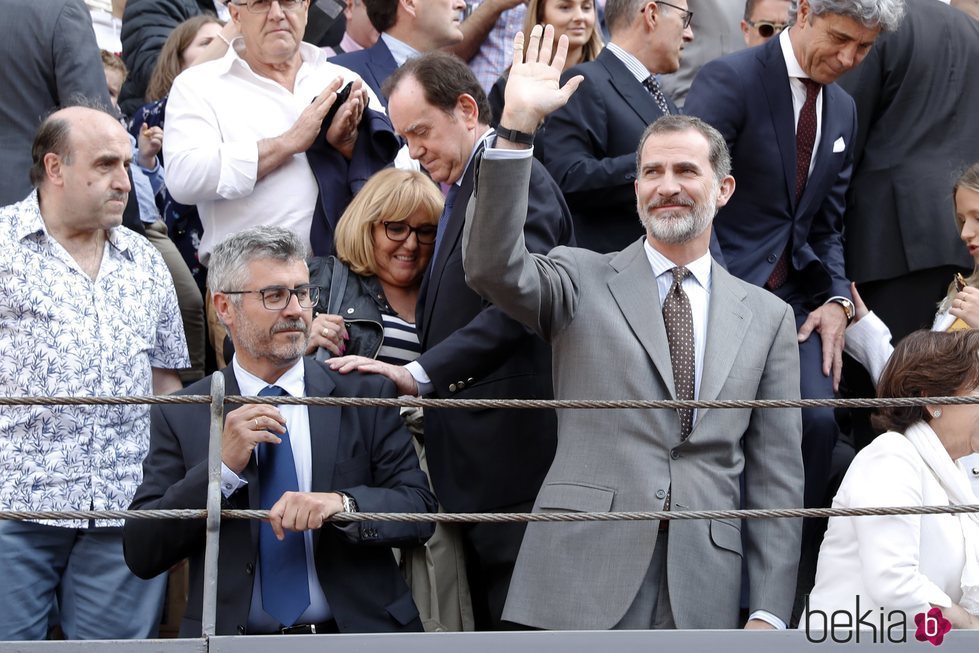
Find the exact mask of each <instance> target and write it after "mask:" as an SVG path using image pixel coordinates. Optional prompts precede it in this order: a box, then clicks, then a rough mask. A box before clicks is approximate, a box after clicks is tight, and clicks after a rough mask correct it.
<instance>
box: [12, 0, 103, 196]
mask: <svg viewBox="0 0 979 653" xmlns="http://www.w3.org/2000/svg"><path fill="white" fill-rule="evenodd" d="M4 14H5V17H6V20H4V21H3V22H0V60H2V61H3V66H2V67H0V87H2V88H3V89H4V90H3V93H2V94H0V170H3V174H2V175H0V206H7V205H8V204H14V203H16V202H19V201H20V200H22V199H24V198H25V197H27V195H28V194H29V193H30V192H31V190H32V186H31V181H30V179H29V178H28V175H27V171H28V170H30V168H31V143H32V142H33V141H34V134H35V132H37V128H38V126H39V125H40V124H41V119H42V118H44V116H45V115H46V114H47V113H48V112H49V111H51V109H54V108H56V107H58V106H60V105H66V104H69V102H70V101H71V102H76V101H77V100H78V99H79V96H84V97H85V98H88V99H89V100H95V101H98V102H101V103H102V104H103V105H104V106H109V91H108V88H107V87H106V84H105V73H104V72H102V59H101V57H99V46H98V45H96V44H95V32H94V31H92V19H91V17H90V15H89V12H88V8H87V7H86V6H85V3H84V2H83V1H82V0H45V1H44V2H38V1H37V0H9V1H8V2H5V3H4Z"/></svg>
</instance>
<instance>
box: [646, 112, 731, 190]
mask: <svg viewBox="0 0 979 653" xmlns="http://www.w3.org/2000/svg"><path fill="white" fill-rule="evenodd" d="M691 130H692V131H696V132H699V133H700V135H701V136H703V137H704V139H705V140H706V141H707V146H708V153H707V156H708V159H709V160H710V167H711V168H712V169H713V170H714V179H716V180H717V181H720V180H721V179H724V177H727V176H728V175H729V174H731V153H730V151H728V149H727V142H726V141H725V140H724V137H723V136H721V133H720V132H719V131H717V130H716V129H714V128H713V127H711V126H710V125H708V124H707V123H706V122H704V121H703V120H701V119H700V118H695V117H694V116H684V115H678V114H669V115H665V116H661V117H660V118H658V119H657V120H656V121H655V122H653V123H652V124H651V125H649V126H648V127H646V130H645V131H644V132H643V133H642V136H640V137H639V147H638V148H637V149H636V176H637V177H638V176H640V175H641V174H642V149H643V147H644V146H645V145H646V141H647V140H648V139H649V137H650V136H652V135H653V134H672V133H677V132H685V131H691Z"/></svg>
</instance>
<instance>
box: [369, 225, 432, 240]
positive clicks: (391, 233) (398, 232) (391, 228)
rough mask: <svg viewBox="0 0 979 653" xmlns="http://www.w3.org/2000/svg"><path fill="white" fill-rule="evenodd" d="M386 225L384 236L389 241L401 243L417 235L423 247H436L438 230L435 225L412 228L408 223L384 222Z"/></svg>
mask: <svg viewBox="0 0 979 653" xmlns="http://www.w3.org/2000/svg"><path fill="white" fill-rule="evenodd" d="M381 224H383V225H384V235H385V236H387V237H388V240H393V241H394V242H396V243H401V242H404V241H406V240H408V236H410V235H411V234H415V238H417V239H418V243H419V244H421V245H434V244H435V234H436V232H437V231H438V229H437V228H436V227H435V225H431V224H426V225H422V226H421V227H412V226H411V225H410V224H408V223H407V222H382V223H381Z"/></svg>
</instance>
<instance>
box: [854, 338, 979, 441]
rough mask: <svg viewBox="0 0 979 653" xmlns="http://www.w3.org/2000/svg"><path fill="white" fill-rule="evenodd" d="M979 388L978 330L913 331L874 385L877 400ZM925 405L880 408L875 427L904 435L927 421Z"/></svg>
mask: <svg viewBox="0 0 979 653" xmlns="http://www.w3.org/2000/svg"><path fill="white" fill-rule="evenodd" d="M977 386H979V331H977V330H975V329H964V330H961V331H949V332H942V331H915V332H914V333H912V334H911V335H909V336H907V337H906V338H905V339H904V340H902V341H901V342H899V343H898V345H897V347H896V348H895V349H894V353H893V354H891V358H890V360H889V361H888V362H887V366H886V367H884V372H883V373H882V374H881V376H880V382H879V383H878V384H877V396H878V397H950V396H952V395H954V394H956V393H958V392H962V391H968V390H973V389H975V388H976V387H977ZM931 419H932V418H931V414H930V413H929V412H928V411H927V410H925V408H924V406H899V407H882V408H878V409H877V413H876V414H875V415H874V416H873V418H872V421H873V424H874V426H875V427H876V428H879V429H884V430H887V431H898V432H904V431H905V430H907V428H908V427H909V426H911V425H912V424H914V423H915V422H918V421H925V422H928V421H930V420H931Z"/></svg>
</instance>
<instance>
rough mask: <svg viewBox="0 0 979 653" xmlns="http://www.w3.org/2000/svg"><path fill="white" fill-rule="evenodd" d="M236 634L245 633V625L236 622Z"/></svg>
mask: <svg viewBox="0 0 979 653" xmlns="http://www.w3.org/2000/svg"><path fill="white" fill-rule="evenodd" d="M238 634H239V635H244V634H245V627H244V626H242V625H241V624H238Z"/></svg>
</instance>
